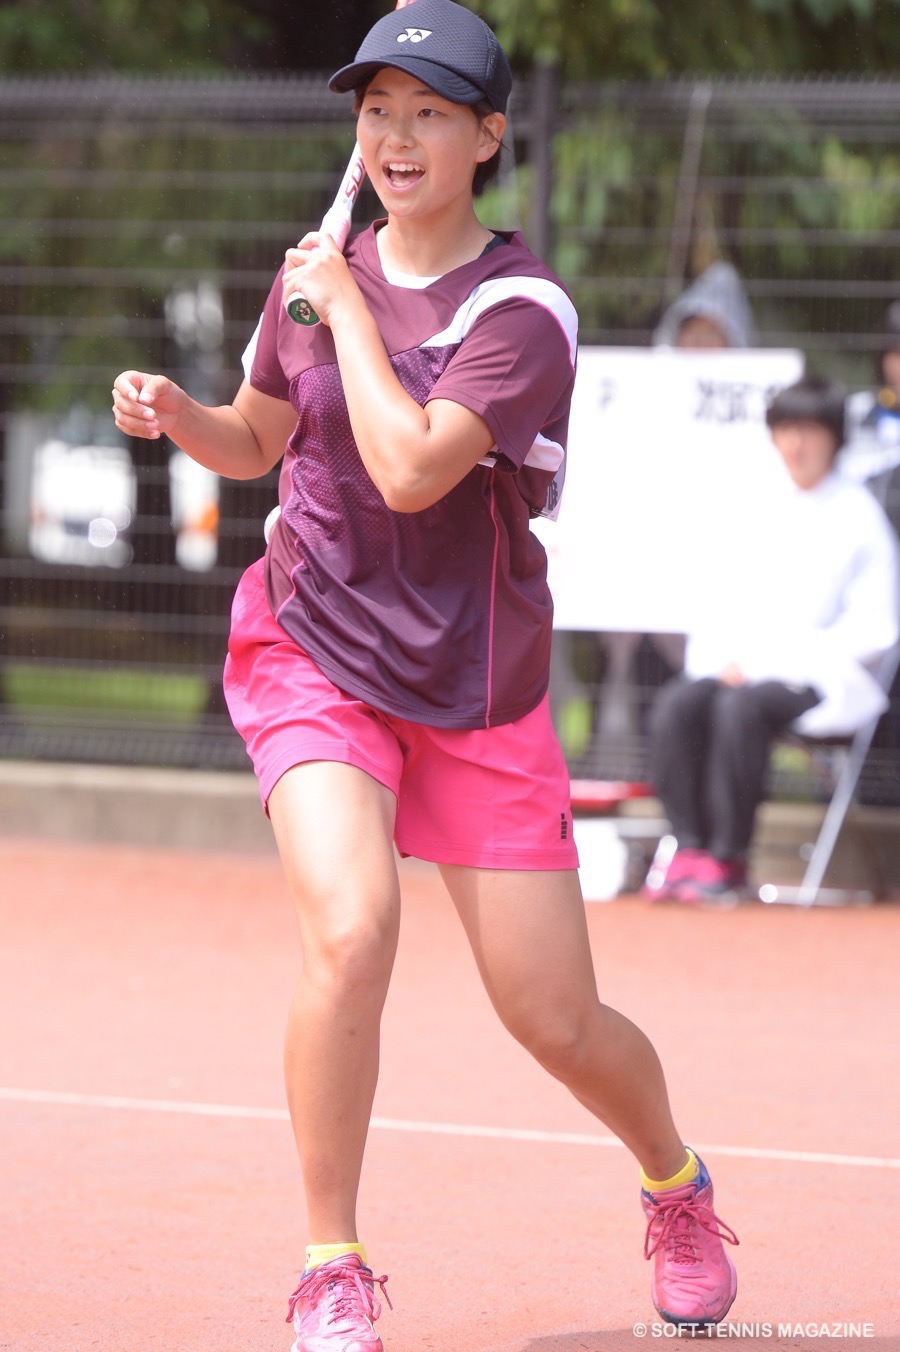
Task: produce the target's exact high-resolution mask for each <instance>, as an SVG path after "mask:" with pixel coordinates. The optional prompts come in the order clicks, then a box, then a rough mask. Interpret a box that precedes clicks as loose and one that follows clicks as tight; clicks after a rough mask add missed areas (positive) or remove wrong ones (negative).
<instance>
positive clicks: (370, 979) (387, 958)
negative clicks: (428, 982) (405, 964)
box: [303, 916, 396, 1000]
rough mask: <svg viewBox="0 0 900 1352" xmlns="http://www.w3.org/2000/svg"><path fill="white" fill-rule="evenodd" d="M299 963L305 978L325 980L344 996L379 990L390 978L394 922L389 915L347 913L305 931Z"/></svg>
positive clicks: (361, 996)
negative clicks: (314, 928) (301, 957)
mask: <svg viewBox="0 0 900 1352" xmlns="http://www.w3.org/2000/svg"><path fill="white" fill-rule="evenodd" d="M303 948H304V952H303V966H304V975H305V977H306V978H307V979H311V980H313V981H316V982H319V983H322V984H326V983H327V984H328V985H329V986H331V988H332V989H334V990H337V991H339V992H340V994H341V997H342V998H344V999H347V1000H358V999H365V998H366V997H367V996H369V995H373V994H374V995H377V994H379V993H380V992H382V991H383V990H384V989H385V988H386V987H387V983H388V981H389V980H390V974H391V969H392V967H393V962H394V954H395V951H396V925H395V923H394V922H393V920H392V919H391V918H389V917H384V918H380V919H379V918H374V917H368V916H367V917H364V918H360V917H355V916H350V917H347V919H346V920H343V921H342V920H334V921H332V922H331V923H329V924H328V925H327V926H323V927H319V928H318V929H317V930H316V931H315V933H314V934H312V935H307V937H306V940H305V942H304V946H303Z"/></svg>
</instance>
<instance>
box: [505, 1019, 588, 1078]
mask: <svg viewBox="0 0 900 1352" xmlns="http://www.w3.org/2000/svg"><path fill="white" fill-rule="evenodd" d="M504 1022H505V1023H506V1026H507V1028H508V1029H509V1031H510V1032H511V1033H512V1035H513V1037H514V1038H515V1039H516V1041H517V1042H520V1043H521V1044H522V1046H523V1047H524V1048H525V1049H526V1051H528V1052H530V1053H531V1055H532V1056H533V1057H534V1058H535V1060H536V1061H537V1062H538V1063H539V1064H540V1065H542V1066H543V1067H544V1069H545V1070H547V1071H549V1072H550V1074H551V1075H553V1076H554V1077H555V1078H556V1079H558V1080H562V1081H563V1082H566V1081H568V1080H571V1079H575V1078H577V1077H578V1073H579V1068H580V1067H581V1065H582V1062H583V1060H584V1053H585V1019H584V1018H583V1017H580V1015H579V1013H578V1012H577V1011H575V1010H566V1009H557V1010H550V1009H548V1008H547V1007H546V1006H543V1005H541V1006H539V1008H538V1009H529V1010H527V1011H524V1010H523V1011H521V1012H520V1013H518V1012H514V1013H512V1014H509V1015H508V1016H507V1017H506V1018H505V1019H504Z"/></svg>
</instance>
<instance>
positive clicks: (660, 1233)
mask: <svg viewBox="0 0 900 1352" xmlns="http://www.w3.org/2000/svg"><path fill="white" fill-rule="evenodd" d="M698 1225H699V1226H700V1227H701V1229H703V1230H705V1231H706V1232H707V1234H710V1235H715V1236H717V1238H719V1239H724V1240H726V1241H727V1243H729V1244H740V1240H739V1239H738V1237H737V1235H736V1234H735V1233H734V1231H733V1230H732V1228H731V1226H730V1225H726V1224H725V1222H724V1221H723V1220H720V1218H719V1217H718V1216H717V1215H716V1213H715V1212H714V1211H713V1209H712V1207H710V1206H707V1205H706V1204H705V1203H704V1202H698V1201H697V1200H696V1197H681V1198H672V1199H671V1200H669V1201H666V1200H665V1198H663V1200H662V1201H660V1202H658V1203H657V1210H656V1211H655V1212H654V1214H653V1216H652V1218H651V1220H650V1224H649V1225H648V1226H647V1233H646V1235H645V1236H644V1257H645V1258H652V1257H653V1255H654V1254H655V1253H656V1251H657V1250H658V1249H660V1248H662V1246H663V1245H665V1248H666V1252H667V1254H668V1256H669V1257H670V1258H671V1259H672V1261H673V1262H674V1263H685V1264H687V1263H696V1262H698V1261H699V1259H698V1257H697V1250H696V1247H695V1245H694V1227H695V1226H698Z"/></svg>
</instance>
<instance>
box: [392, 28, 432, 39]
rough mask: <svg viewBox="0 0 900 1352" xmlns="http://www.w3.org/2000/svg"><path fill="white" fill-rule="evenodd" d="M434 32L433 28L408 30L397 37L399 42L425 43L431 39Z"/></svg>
mask: <svg viewBox="0 0 900 1352" xmlns="http://www.w3.org/2000/svg"><path fill="white" fill-rule="evenodd" d="M433 31H434V30H433V29H431V28H407V29H406V30H405V31H404V32H403V33H400V34H399V35H398V37H397V41H398V42H424V41H425V39H426V38H430V37H431V34H432V32H433Z"/></svg>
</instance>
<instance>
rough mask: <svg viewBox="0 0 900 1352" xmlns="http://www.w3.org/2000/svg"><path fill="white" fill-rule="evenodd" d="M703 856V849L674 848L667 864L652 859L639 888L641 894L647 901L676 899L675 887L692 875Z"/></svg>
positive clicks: (704, 856)
mask: <svg viewBox="0 0 900 1352" xmlns="http://www.w3.org/2000/svg"><path fill="white" fill-rule="evenodd" d="M704 858H706V855H705V854H704V852H703V850H676V851H675V853H674V854H673V855H672V858H671V859H670V860H669V862H668V864H665V862H664V860H660V861H659V862H657V860H656V859H654V861H653V863H652V864H651V865H650V869H649V871H648V873H647V879H646V881H645V883H644V885H643V887H642V888H641V893H640V894H641V896H642V897H646V898H647V900H648V901H674V900H676V898H677V888H678V887H679V886H680V884H682V883H684V882H686V881H687V880H688V879H691V878H693V877H694V875H695V873H696V871H697V868H698V866H699V865H700V863H701V861H702V860H703V859H704Z"/></svg>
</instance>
